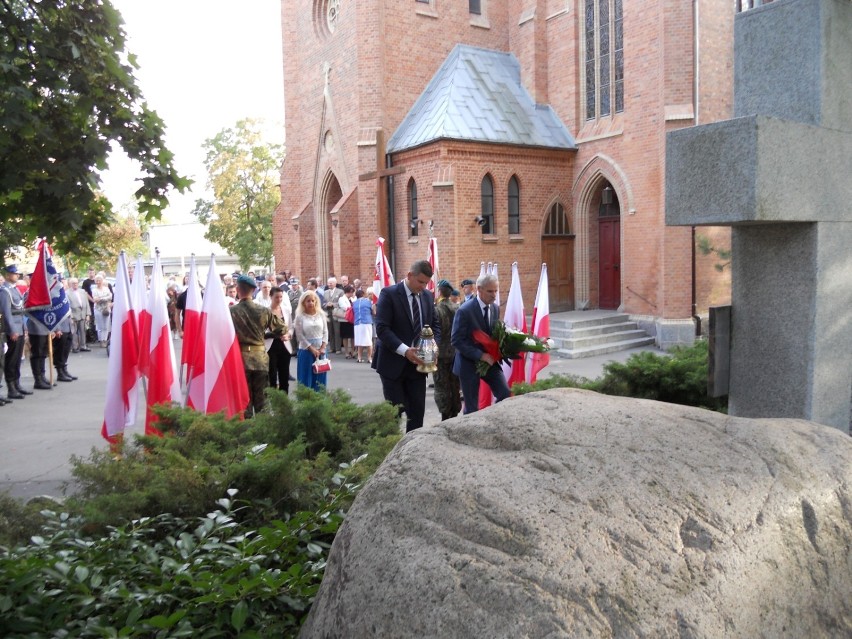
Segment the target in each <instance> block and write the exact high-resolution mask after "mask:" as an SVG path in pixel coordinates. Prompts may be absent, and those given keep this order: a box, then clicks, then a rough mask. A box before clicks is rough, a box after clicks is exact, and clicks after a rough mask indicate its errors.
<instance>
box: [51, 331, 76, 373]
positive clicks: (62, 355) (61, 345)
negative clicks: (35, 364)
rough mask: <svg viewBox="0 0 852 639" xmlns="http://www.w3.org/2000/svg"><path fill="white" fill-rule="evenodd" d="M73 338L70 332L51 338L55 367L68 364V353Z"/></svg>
mask: <svg viewBox="0 0 852 639" xmlns="http://www.w3.org/2000/svg"><path fill="white" fill-rule="evenodd" d="M73 339H74V338H73V335H71V333H62V335H60V336H59V337H54V338H53V365H54V366H55V367H56V368H64V367H65V366H67V365H68V355H70V353H71V344H72V342H73Z"/></svg>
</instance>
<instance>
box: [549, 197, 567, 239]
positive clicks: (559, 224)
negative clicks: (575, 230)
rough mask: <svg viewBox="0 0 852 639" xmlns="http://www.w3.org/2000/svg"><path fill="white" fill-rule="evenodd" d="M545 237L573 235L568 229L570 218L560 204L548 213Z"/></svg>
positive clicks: (551, 208) (557, 203)
mask: <svg viewBox="0 0 852 639" xmlns="http://www.w3.org/2000/svg"><path fill="white" fill-rule="evenodd" d="M544 235H546V236H549V237H553V236H554V235H556V236H559V235H562V236H564V235H571V230H570V229H569V228H568V216H567V215H565V207H564V206H562V205H561V204H560V203H559V202H556V204H554V205H553V206H551V207H550V211H548V213H547V221H545V223H544Z"/></svg>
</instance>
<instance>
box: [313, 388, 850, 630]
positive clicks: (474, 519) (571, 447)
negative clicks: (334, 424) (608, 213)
mask: <svg viewBox="0 0 852 639" xmlns="http://www.w3.org/2000/svg"><path fill="white" fill-rule="evenodd" d="M850 493H852V441H850V437H849V436H848V435H846V434H844V433H842V432H840V431H839V430H836V429H832V428H828V427H825V426H820V425H818V424H813V423H810V422H805V421H800V420H791V419H744V418H735V417H728V416H726V415H722V414H719V413H712V412H709V411H705V410H700V409H695V408H688V407H684V406H677V405H674V404H664V403H660V402H653V401H647V400H637V399H625V398H615V397H606V396H603V395H598V394H596V393H591V392H586V391H578V390H568V389H560V390H551V391H546V392H539V393H533V394H530V395H525V396H522V397H518V398H513V399H510V400H507V401H505V402H502V403H500V404H498V405H496V406H494V407H492V408H489V409H487V410H484V411H480V412H479V413H475V414H473V415H469V416H464V417H459V418H456V419H454V420H451V421H448V422H443V423H442V424H440V425H438V426H434V427H430V428H423V429H420V430H418V431H416V432H414V433H411V434H409V435H407V436H406V437H405V438H404V439H403V440H402V441H401V442H400V443H399V445H398V446H397V448H396V449H395V450H394V451H393V452H392V453H391V455H390V456H389V457H388V459H387V460H386V461H385V462H384V464H382V466H381V467H380V468H379V470H378V472H377V473H376V474H375V476H374V477H373V478H372V479H371V480H370V482H369V483H368V485H367V486H366V487H365V488H364V489H363V491H362V492H361V494H360V495H359V496H358V498H357V499H356V501H355V504H354V505H353V507H352V509H351V511H350V513H349V515H348V516H347V518H346V521H345V523H344V524H343V526H342V528H341V530H340V532H339V533H338V535H337V537H336V539H335V541H334V546H333V548H332V551H331V557H330V558H329V562H328V567H327V569H326V574H325V579H324V580H323V583H322V586H321V588H320V591H319V594H318V596H317V599H316V601H315V603H314V606H313V610H312V612H311V615H310V617H309V619H308V620H307V622H306V624H305V626H304V628H303V631H302V634H301V636H302V637H307V638H313V637H322V638H326V637H329V638H330V637H347V638H353V639H357V638H361V637H364V638H366V637H370V638H372V637H394V638H398V637H418V638H419V637H441V638H442V639H447V638H453V637H458V638H465V639H469V638H471V637H513V638H515V637H547V638H556V637H654V638H657V637H678V638H686V637H689V638H698V637H708V638H709V637H712V638H714V639H715V638H718V637H748V638H754V637H772V638H775V637H797V638H798V637H838V638H840V637H844V638H848V637H850V636H852V494H850Z"/></svg>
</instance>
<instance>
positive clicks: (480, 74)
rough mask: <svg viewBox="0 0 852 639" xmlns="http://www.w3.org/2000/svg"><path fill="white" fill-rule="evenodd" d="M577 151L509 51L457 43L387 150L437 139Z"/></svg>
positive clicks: (562, 125)
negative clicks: (527, 84) (523, 78)
mask: <svg viewBox="0 0 852 639" xmlns="http://www.w3.org/2000/svg"><path fill="white" fill-rule="evenodd" d="M441 139H451V140H468V141H471V142H492V143H496V144H513V145H519V146H535V147H543V148H549V149H576V148H577V145H576V143H575V142H574V138H573V136H572V135H571V133H569V132H568V129H567V128H566V127H565V125H564V124H563V123H562V121H561V120H560V119H559V117H558V116H557V115H556V113H554V111H553V109H551V108H550V106H549V105H546V104H536V103H535V102H533V99H532V97H531V96H530V94H529V93H527V90H526V89H525V88H524V86H523V85H522V84H521V67H520V64H519V63H518V60H517V58H515V56H514V55H512V54H511V53H506V52H503V51H492V50H490V49H481V48H478V47H471V46H468V45H463V44H458V45H456V46H455V48H454V49H453V50H452V51H451V52H450V55H449V56H448V57H447V59H446V60H444V63H443V64H442V65H441V68H440V69H438V72H437V73H436V74H435V76H434V77H433V78H432V80H431V81H430V82H429V84H428V86H427V87H426V89H425V90H424V91H423V93H422V94H421V95H420V97H419V98H418V99H417V102H415V103H414V106H413V107H411V110H410V111H409V112H408V115H406V116H405V119H404V120H403V121H402V123H401V124H400V125H399V128H397V130H396V131H395V132H394V134H393V135H392V136H391V138H390V140H388V152H389V153H396V152H399V151H404V150H406V149H412V148H415V147H418V146H422V145H424V144H428V143H430V142H434V141H435V140H441Z"/></svg>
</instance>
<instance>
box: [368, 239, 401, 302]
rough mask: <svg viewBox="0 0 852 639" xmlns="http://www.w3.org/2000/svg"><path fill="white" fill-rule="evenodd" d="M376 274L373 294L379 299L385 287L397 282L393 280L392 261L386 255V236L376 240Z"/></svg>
mask: <svg viewBox="0 0 852 639" xmlns="http://www.w3.org/2000/svg"><path fill="white" fill-rule="evenodd" d="M376 246H377V247H378V248H377V249H376V275H375V277H374V278H373V295H375V296H376V298H377V299H378V297H379V293H381V292H382V289H383V288H386V287H388V286H393V285H394V284H395V283H396V282H394V280H393V273H391V269H390V262H388V258H387V257H386V256H385V238H383V237H380V238H378V239H377V240H376Z"/></svg>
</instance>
